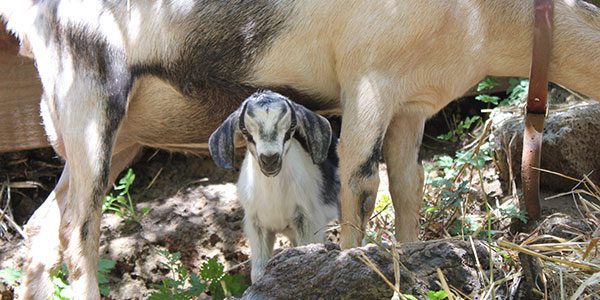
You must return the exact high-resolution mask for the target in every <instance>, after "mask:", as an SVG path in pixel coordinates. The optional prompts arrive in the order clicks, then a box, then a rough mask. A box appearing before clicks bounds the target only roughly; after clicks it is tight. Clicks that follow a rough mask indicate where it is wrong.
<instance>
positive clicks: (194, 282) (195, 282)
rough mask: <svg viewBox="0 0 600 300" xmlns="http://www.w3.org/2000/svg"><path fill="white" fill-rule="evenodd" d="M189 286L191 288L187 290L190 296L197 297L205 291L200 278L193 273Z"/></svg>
mask: <svg viewBox="0 0 600 300" xmlns="http://www.w3.org/2000/svg"><path fill="white" fill-rule="evenodd" d="M190 286H191V287H190V288H189V289H188V292H189V293H190V295H192V296H196V297H198V296H200V294H202V293H203V292H204V291H205V290H206V285H205V284H203V283H202V282H201V281H200V277H198V275H196V274H194V273H192V275H191V276H190Z"/></svg>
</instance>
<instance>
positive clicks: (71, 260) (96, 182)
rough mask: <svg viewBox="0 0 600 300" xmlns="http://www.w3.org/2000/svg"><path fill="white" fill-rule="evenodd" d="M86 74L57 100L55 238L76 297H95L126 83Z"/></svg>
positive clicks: (124, 103) (124, 101) (124, 105)
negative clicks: (60, 156) (59, 197)
mask: <svg viewBox="0 0 600 300" xmlns="http://www.w3.org/2000/svg"><path fill="white" fill-rule="evenodd" d="M87 76H89V75H88V74H81V77H80V78H81V79H79V80H78V81H77V82H74V83H73V84H72V86H71V87H70V89H69V90H68V92H67V93H66V95H65V97H63V98H61V99H59V100H58V101H60V102H62V103H61V105H62V107H63V109H62V110H61V111H60V113H61V115H60V123H61V124H60V128H62V134H63V141H64V146H65V153H66V157H67V158H68V161H69V166H70V167H69V189H68V193H67V201H66V204H65V206H64V209H63V211H62V215H61V223H60V239H61V245H62V248H63V249H64V253H63V254H64V260H65V262H66V264H67V267H68V268H69V281H70V283H71V286H72V289H73V294H74V295H75V297H76V298H81V299H97V298H99V296H100V295H99V290H98V282H97V274H96V273H97V268H98V246H99V240H100V218H101V214H102V199H103V196H104V192H105V190H106V188H107V186H108V181H109V174H110V163H111V157H112V151H113V146H114V141H115V137H116V133H117V130H118V128H119V124H120V122H121V120H122V118H123V116H124V113H125V108H126V101H127V100H126V99H127V88H126V87H128V86H127V85H125V87H122V88H114V87H113V88H109V87H106V86H104V85H103V84H102V83H100V82H99V81H97V80H95V78H89V77H87ZM127 80H128V79H126V80H122V79H120V78H119V79H118V80H117V79H115V81H117V82H119V81H124V82H126V81H127ZM113 82H114V81H113ZM60 102H59V103H60Z"/></svg>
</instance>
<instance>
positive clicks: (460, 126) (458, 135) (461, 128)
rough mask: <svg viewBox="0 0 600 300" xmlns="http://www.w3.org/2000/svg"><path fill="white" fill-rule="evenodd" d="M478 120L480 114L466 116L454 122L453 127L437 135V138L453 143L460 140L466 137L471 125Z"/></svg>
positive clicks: (479, 119)
mask: <svg viewBox="0 0 600 300" xmlns="http://www.w3.org/2000/svg"><path fill="white" fill-rule="evenodd" d="M478 121H481V117H480V116H471V117H467V118H466V119H464V120H461V121H458V123H456V124H454V129H452V130H450V131H448V132H447V133H445V134H442V135H439V136H438V137H437V138H438V139H440V140H444V141H449V142H453V143H456V142H458V141H462V140H464V139H465V138H467V135H468V134H469V131H470V129H471V127H472V126H473V124H477V122H478Z"/></svg>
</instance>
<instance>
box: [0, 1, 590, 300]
mask: <svg viewBox="0 0 600 300" xmlns="http://www.w3.org/2000/svg"><path fill="white" fill-rule="evenodd" d="M554 4H555V8H556V9H555V14H554V25H555V26H554V35H553V42H554V43H553V48H552V55H551V62H550V70H549V79H550V80H551V81H553V82H555V83H558V84H561V85H563V86H566V87H569V88H571V89H573V90H576V91H579V92H581V93H583V94H586V95H589V96H592V97H595V98H597V99H600V85H599V84H598V82H600V71H598V70H600V60H599V59H598V57H600V47H598V45H599V44H600V10H599V9H598V8H596V7H594V6H592V5H590V4H587V3H586V2H584V1H582V0H554ZM0 16H1V18H2V19H3V20H5V21H6V22H7V28H8V29H9V30H11V31H12V32H14V33H15V34H16V35H17V36H18V37H19V39H20V40H21V42H22V45H23V46H28V47H30V50H31V53H32V55H33V57H35V60H36V65H37V68H38V71H39V73H40V79H41V81H42V85H43V89H44V96H43V97H42V99H41V100H42V101H41V105H42V109H41V110H42V114H43V119H44V126H45V128H46V132H47V134H48V137H49V139H50V141H51V143H52V145H53V147H54V149H55V150H56V152H57V153H58V154H59V155H60V156H61V157H62V158H64V159H65V161H66V164H65V168H64V171H63V173H62V175H61V178H60V180H59V182H58V184H57V186H56V187H55V189H54V191H53V193H51V194H50V196H49V197H48V198H47V200H46V202H45V203H44V205H42V207H41V208H40V209H38V210H37V211H36V213H35V214H34V216H33V217H32V219H30V221H29V222H28V224H27V227H26V230H27V234H28V241H29V243H30V246H29V250H28V255H27V260H26V262H25V266H24V271H25V272H24V273H25V275H24V278H23V283H22V286H23V287H24V288H23V289H22V291H23V294H22V295H21V297H22V298H23V299H29V298H47V297H50V296H51V295H52V287H53V286H52V281H51V279H50V278H51V274H52V273H53V270H55V269H56V267H57V266H60V263H61V260H62V259H63V258H64V262H65V263H66V264H67V265H68V267H69V271H70V272H69V281H70V282H71V284H72V288H73V291H74V294H76V295H80V297H81V298H90V299H97V298H99V293H98V284H97V278H96V270H97V265H98V264H97V261H98V256H99V253H98V244H99V237H100V217H101V200H102V197H103V194H104V192H105V191H106V189H107V187H108V186H109V183H110V182H112V181H113V180H114V179H115V177H117V175H118V174H119V172H120V171H121V170H123V169H124V168H125V167H126V166H127V165H128V164H129V163H130V162H131V161H132V159H133V158H134V156H135V154H136V153H137V152H138V151H139V150H140V149H141V148H142V146H152V147H157V148H163V149H169V150H183V151H189V152H198V151H199V149H206V148H207V147H208V144H207V142H208V136H209V134H210V133H211V132H213V131H214V130H215V128H217V127H218V126H219V124H221V123H222V122H223V120H224V119H225V118H226V117H227V116H228V115H229V114H231V112H233V111H234V110H235V109H236V108H238V107H239V104H240V102H241V100H242V99H245V98H246V97H248V96H249V95H251V94H252V93H253V92H254V91H256V90H257V89H271V90H276V91H278V92H281V93H282V94H283V95H285V96H287V97H289V98H290V99H294V101H296V102H298V103H300V104H302V105H304V106H305V107H307V108H309V109H311V110H313V111H317V112H324V111H327V112H333V113H339V114H342V121H343V122H342V126H341V127H342V128H341V133H340V142H339V145H338V150H337V152H338V155H339V158H340V164H339V174H340V199H341V202H340V205H341V212H340V214H341V215H340V218H341V222H340V223H341V226H342V227H341V235H340V244H341V247H342V248H349V247H353V246H357V245H359V244H360V242H361V240H362V232H363V231H362V230H361V228H363V227H364V226H365V224H366V222H368V220H369V218H370V215H371V213H372V211H373V208H374V204H375V195H376V193H377V188H378V185H379V172H378V169H377V164H378V162H379V157H380V156H383V157H384V158H385V162H386V165H387V172H388V177H389V179H390V193H391V196H392V201H393V204H394V211H395V214H396V216H395V217H396V218H395V230H396V238H397V240H398V241H401V242H407V241H414V240H416V239H417V238H418V229H419V219H420V218H419V212H420V206H421V200H422V197H421V195H422V190H423V189H422V185H423V171H422V167H421V166H420V164H419V162H418V151H419V146H420V143H421V139H422V133H423V127H424V122H425V120H426V119H427V118H428V117H430V116H432V115H433V114H435V113H436V112H437V111H439V110H440V109H441V108H443V107H444V106H445V105H447V104H448V103H450V102H451V101H452V100H453V99H456V98H457V97H459V96H461V95H462V94H463V93H464V92H465V91H467V90H468V89H469V88H470V87H472V86H473V85H475V84H476V83H477V82H478V81H479V80H481V79H482V78H483V77H485V76H486V75H493V76H520V77H526V76H528V73H529V66H530V57H529V54H530V53H531V47H532V32H533V1H532V0H527V1H524V0H503V1H491V0H463V1H438V0H422V1H414V0H387V1H373V0H328V1H323V0H303V1H291V0H277V1H275V0H253V1H242V0H231V1H222V0H161V1H158V0H129V1H124V0H18V1H16V0H0ZM456 74H460V76H456Z"/></svg>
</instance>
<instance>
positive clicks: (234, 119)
mask: <svg viewBox="0 0 600 300" xmlns="http://www.w3.org/2000/svg"><path fill="white" fill-rule="evenodd" d="M245 106H246V103H245V102H244V103H243V104H242V105H241V106H240V108H238V109H237V110H236V111H234V112H233V113H231V115H229V117H227V119H225V121H224V122H223V123H222V124H221V126H219V128H217V130H215V131H214V132H213V133H212V134H211V135H210V138H209V139H208V150H209V151H210V155H211V156H212V159H213V161H214V162H215V164H216V165H217V166H219V167H221V168H224V169H233V161H234V157H235V140H236V135H237V134H238V127H239V121H240V116H241V115H242V112H243V111H244V109H243V108H244V107H245Z"/></svg>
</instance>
